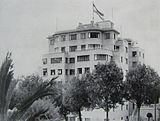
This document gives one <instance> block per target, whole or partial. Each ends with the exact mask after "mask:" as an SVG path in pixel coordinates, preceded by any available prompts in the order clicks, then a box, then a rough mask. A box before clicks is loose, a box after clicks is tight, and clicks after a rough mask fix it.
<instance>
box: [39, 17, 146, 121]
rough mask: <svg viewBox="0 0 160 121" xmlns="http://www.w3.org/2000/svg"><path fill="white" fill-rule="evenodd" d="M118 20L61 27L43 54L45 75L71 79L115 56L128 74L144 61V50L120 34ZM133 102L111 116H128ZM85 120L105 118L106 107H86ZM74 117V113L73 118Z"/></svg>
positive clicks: (120, 107)
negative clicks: (66, 28)
mask: <svg viewBox="0 0 160 121" xmlns="http://www.w3.org/2000/svg"><path fill="white" fill-rule="evenodd" d="M119 34H120V33H119V32H118V31H117V30H116V29H115V28H114V23H113V22H111V21H109V20H107V21H102V22H96V23H94V22H93V21H91V23H90V24H82V23H79V25H78V26H77V28H76V29H73V30H66V31H59V32H56V33H55V34H53V35H51V36H49V37H48V45H49V52H48V53H47V54H44V55H43V59H42V60H43V77H44V78H46V79H50V78H52V77H54V76H59V78H58V79H57V81H62V82H65V81H69V80H71V79H72V78H73V77H74V76H76V75H80V76H81V75H82V74H84V73H86V72H87V71H90V72H91V71H93V70H94V68H95V66H96V65H97V64H98V63H106V62H109V61H111V60H113V61H115V62H116V64H117V65H118V66H119V67H121V68H122V70H123V73H124V75H125V74H126V73H127V72H128V71H129V70H130V69H133V68H134V67H136V65H137V64H143V63H144V56H145V55H144V50H143V49H141V48H139V47H137V46H136V42H135V41H133V40H131V39H123V38H119ZM133 107H134V106H133V105H132V104H131V103H129V102H126V103H125V105H123V106H121V105H119V106H118V108H116V109H114V110H111V111H110V112H109V119H110V120H116V121H118V120H128V119H129V116H130V115H131V114H132V112H133ZM82 116H83V118H84V120H85V121H90V120H92V121H104V120H105V112H104V111H103V110H102V109H95V110H94V111H83V115H82ZM73 119H74V117H71V120H73Z"/></svg>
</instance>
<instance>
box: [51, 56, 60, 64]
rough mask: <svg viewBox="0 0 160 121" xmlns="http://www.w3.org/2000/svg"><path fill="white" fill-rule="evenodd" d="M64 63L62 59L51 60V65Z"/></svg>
mask: <svg viewBox="0 0 160 121" xmlns="http://www.w3.org/2000/svg"><path fill="white" fill-rule="evenodd" d="M54 63H62V58H61V57H60V58H51V64H54Z"/></svg>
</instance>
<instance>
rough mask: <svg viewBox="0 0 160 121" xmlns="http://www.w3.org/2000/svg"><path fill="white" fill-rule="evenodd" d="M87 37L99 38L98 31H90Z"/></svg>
mask: <svg viewBox="0 0 160 121" xmlns="http://www.w3.org/2000/svg"><path fill="white" fill-rule="evenodd" d="M89 38H99V33H98V32H90V33H89Z"/></svg>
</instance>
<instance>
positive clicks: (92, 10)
mask: <svg viewBox="0 0 160 121" xmlns="http://www.w3.org/2000/svg"><path fill="white" fill-rule="evenodd" d="M93 4H94V1H92V21H93V22H94V6H93Z"/></svg>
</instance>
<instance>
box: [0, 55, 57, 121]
mask: <svg viewBox="0 0 160 121" xmlns="http://www.w3.org/2000/svg"><path fill="white" fill-rule="evenodd" d="M55 79H56V78H53V79H51V81H48V82H43V83H42V84H41V85H40V86H38V88H37V89H35V91H34V93H33V94H32V95H30V96H28V97H27V98H26V99H25V100H23V101H22V102H21V103H18V104H15V107H14V106H13V107H14V111H13V112H12V113H11V114H10V115H7V112H8V110H9V105H10V101H11V97H12V93H13V90H14V88H15V87H16V84H17V81H15V79H13V65H12V59H11V53H8V54H7V56H6V58H5V61H4V62H3V63H2V66H1V68H0V121H17V120H19V119H21V118H22V116H23V115H24V114H25V112H26V111H27V109H28V108H29V107H30V106H31V105H32V104H33V103H34V102H35V101H36V100H37V99H39V98H42V97H44V96H47V95H53V94H54V91H53V90H52V86H53V84H54V83H53V81H54V80H55Z"/></svg>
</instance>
